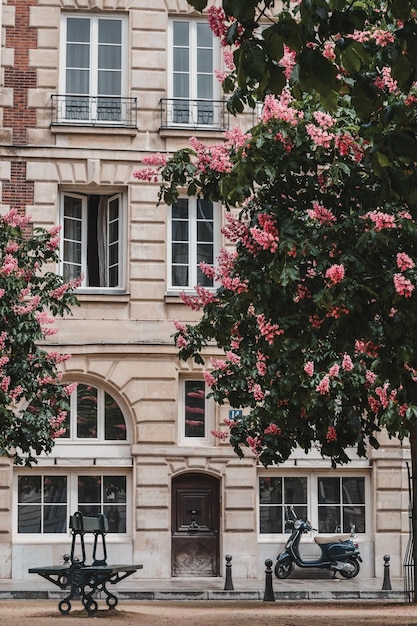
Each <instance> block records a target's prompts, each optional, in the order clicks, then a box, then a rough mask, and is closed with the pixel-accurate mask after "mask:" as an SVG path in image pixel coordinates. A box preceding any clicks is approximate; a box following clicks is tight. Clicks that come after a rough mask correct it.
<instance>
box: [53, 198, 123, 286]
mask: <svg viewBox="0 0 417 626" xmlns="http://www.w3.org/2000/svg"><path fill="white" fill-rule="evenodd" d="M93 195H97V196H99V195H106V196H107V209H106V210H107V215H106V225H107V235H108V231H109V224H110V218H109V207H110V203H111V202H112V201H114V200H115V199H118V202H119V257H118V261H119V280H118V284H117V285H116V286H114V287H102V286H90V285H89V284H88V282H87V281H88V266H87V250H88V240H87V236H88V233H87V220H88V199H89V197H90V196H93ZM65 197H70V198H75V199H78V200H80V201H81V206H82V209H81V212H82V217H81V242H80V243H81V273H82V275H83V280H82V283H81V286H80V287H79V288H78V291H79V292H82V293H103V294H106V293H110V294H116V293H117V294H121V293H125V291H126V256H127V245H126V222H127V218H126V210H127V209H126V196H125V194H124V193H120V192H116V193H111V192H110V191H109V192H107V193H103V192H101V193H99V192H97V193H84V192H83V193H82V192H75V191H61V192H60V202H59V205H60V206H59V222H60V224H61V250H60V268H59V271H60V274H61V275H62V276H63V275H64V265H65V264H67V263H69V261H67V260H66V259H64V241H65V240H64V236H65V229H64V217H65V215H64V210H65ZM106 239H107V248H108V247H109V243H108V236H107V237H106ZM107 252H108V251H107ZM105 270H106V272H107V273H108V271H109V259H108V260H107V264H106V268H105Z"/></svg>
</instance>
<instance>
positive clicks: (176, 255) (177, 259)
mask: <svg viewBox="0 0 417 626" xmlns="http://www.w3.org/2000/svg"><path fill="white" fill-rule="evenodd" d="M172 261H173V263H188V244H183V243H174V244H172Z"/></svg>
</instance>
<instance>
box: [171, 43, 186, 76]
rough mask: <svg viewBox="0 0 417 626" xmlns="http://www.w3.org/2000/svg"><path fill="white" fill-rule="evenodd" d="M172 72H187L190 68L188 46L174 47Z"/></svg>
mask: <svg viewBox="0 0 417 626" xmlns="http://www.w3.org/2000/svg"><path fill="white" fill-rule="evenodd" d="M173 64H174V72H185V73H187V72H188V71H189V69H190V57H189V51H188V48H174V59H173Z"/></svg>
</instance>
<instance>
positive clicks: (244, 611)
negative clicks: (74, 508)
mask: <svg viewBox="0 0 417 626" xmlns="http://www.w3.org/2000/svg"><path fill="white" fill-rule="evenodd" d="M104 607H105V605H104ZM104 607H102V606H101V604H100V601H99V610H98V611H97V613H96V616H95V617H89V616H88V614H87V613H86V612H85V611H84V610H82V609H81V605H80V604H79V603H78V602H74V603H73V606H72V610H71V612H70V614H69V615H61V614H60V613H59V611H58V602H56V601H54V600H1V601H0V625H1V626H64V625H65V626H81V625H83V626H86V624H87V623H91V621H92V620H94V621H95V622H99V621H100V620H102V619H106V620H107V623H108V624H118V625H119V624H120V626H138V624H142V626H178V625H181V626H247V625H248V624H250V626H252V625H255V626H261V625H262V626H353V625H355V626H362V625H364V626H399V625H401V626H417V606H416V605H410V604H394V603H384V604H382V603H373V602H366V603H364V602H352V603H337V604H332V603H325V602H320V603H309V602H303V603H290V602H267V603H266V602H256V601H253V602H231V601H224V602H214V601H207V602H204V601H201V602H185V601H184V602H159V601H155V600H154V601H152V602H132V601H123V602H120V604H119V605H118V607H117V608H116V609H113V610H111V611H107V610H104ZM88 620H89V621H88Z"/></svg>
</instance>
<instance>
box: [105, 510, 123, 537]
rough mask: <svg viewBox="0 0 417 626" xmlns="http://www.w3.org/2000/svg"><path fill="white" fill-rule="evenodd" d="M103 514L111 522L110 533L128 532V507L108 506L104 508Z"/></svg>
mask: <svg viewBox="0 0 417 626" xmlns="http://www.w3.org/2000/svg"><path fill="white" fill-rule="evenodd" d="M103 514H104V515H105V516H106V517H107V520H108V522H109V533H125V532H126V507H125V506H120V505H118V506H107V505H104V507H103Z"/></svg>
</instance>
